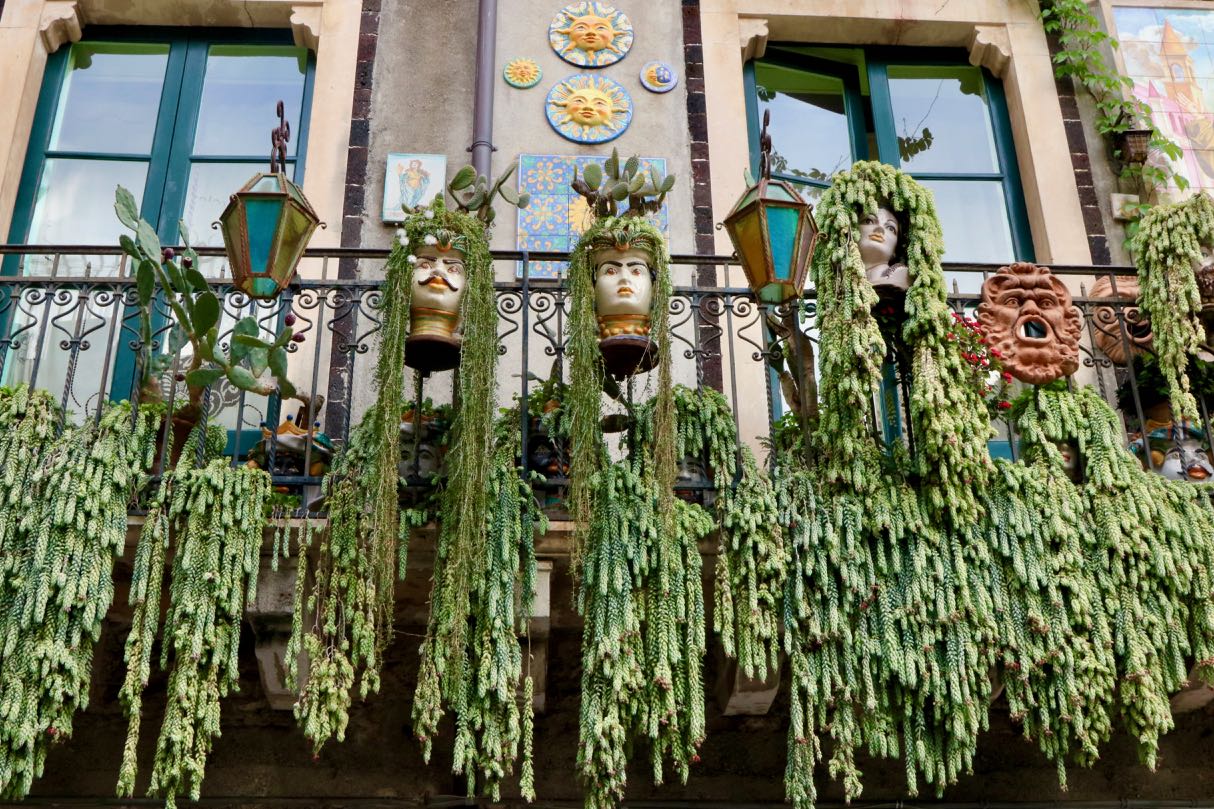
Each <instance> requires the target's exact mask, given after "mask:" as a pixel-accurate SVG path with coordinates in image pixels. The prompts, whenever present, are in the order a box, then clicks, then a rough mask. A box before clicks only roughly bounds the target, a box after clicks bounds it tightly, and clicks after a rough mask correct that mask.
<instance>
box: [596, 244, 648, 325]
mask: <svg viewBox="0 0 1214 809" xmlns="http://www.w3.org/2000/svg"><path fill="white" fill-rule="evenodd" d="M593 261H594V310H595V314H596V315H597V317H598V321H599V336H600V337H615V336H616V335H620V334H636V335H641V336H645V335H648V334H649V310H650V309H651V308H652V306H653V267H652V266H650V265H651V259H650V258H649V255H648V254H647V253H646V252H645V251H644V250H642V249H639V248H636V247H627V248H625V249H622V250H621V249H619V248H616V247H611V248H608V249H606V250H599V251H598V252H596V253H595V254H594V258H593Z"/></svg>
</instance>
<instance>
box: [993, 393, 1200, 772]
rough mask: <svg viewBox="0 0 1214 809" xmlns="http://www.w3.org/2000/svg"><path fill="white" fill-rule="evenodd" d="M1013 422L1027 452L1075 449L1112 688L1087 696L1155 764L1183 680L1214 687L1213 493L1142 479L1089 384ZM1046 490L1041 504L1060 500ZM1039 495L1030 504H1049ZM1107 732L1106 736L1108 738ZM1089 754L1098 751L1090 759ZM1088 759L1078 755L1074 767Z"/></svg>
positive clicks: (1047, 397) (1115, 421)
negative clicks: (1104, 706) (1113, 714)
mask: <svg viewBox="0 0 1214 809" xmlns="http://www.w3.org/2000/svg"><path fill="white" fill-rule="evenodd" d="M1017 426H1018V427H1019V428H1020V430H1021V434H1022V436H1023V441H1024V443H1025V445H1026V447H1028V448H1030V450H1034V451H1039V452H1040V451H1044V452H1047V453H1048V451H1049V449H1048V445H1049V443H1050V442H1054V441H1066V440H1069V441H1073V442H1075V443H1076V444H1077V445H1078V447H1079V453H1080V457H1081V460H1082V466H1083V473H1084V482H1083V483H1082V484H1081V485H1080V487H1079V494H1080V496H1081V500H1082V503H1083V510H1082V519H1083V536H1084V537H1085V538H1086V547H1085V560H1086V565H1087V567H1088V569H1089V570H1090V578H1089V580H1088V581H1089V583H1088V585H1087V587H1088V598H1090V599H1091V600H1092V602H1093V603H1094V604H1095V605H1096V608H1095V611H1103V613H1104V619H1105V620H1107V622H1108V633H1109V635H1110V636H1111V654H1112V656H1113V659H1114V661H1115V664H1116V688H1115V690H1114V689H1112V687H1111V685H1109V684H1105V686H1104V687H1105V691H1104V692H1103V693H1093V691H1092V690H1091V689H1090V688H1089V690H1088V693H1087V696H1088V698H1089V699H1092V698H1095V699H1099V700H1103V701H1104V702H1107V703H1109V704H1110V705H1115V707H1116V711H1117V713H1118V715H1119V716H1120V718H1121V721H1122V723H1123V724H1124V726H1125V728H1126V730H1127V731H1128V732H1129V733H1130V734H1131V735H1132V736H1134V737H1135V738H1136V739H1137V741H1138V755H1139V758H1140V759H1141V760H1142V762H1143V763H1144V764H1146V765H1147V766H1148V767H1150V768H1152V769H1154V767H1155V763H1156V754H1157V752H1158V747H1159V737H1160V736H1161V735H1162V734H1164V733H1166V732H1167V731H1168V730H1170V729H1171V728H1172V714H1171V710H1170V706H1169V702H1168V697H1169V695H1170V694H1171V693H1173V692H1175V691H1176V690H1177V689H1179V688H1180V687H1181V686H1183V685H1184V684H1185V683H1186V681H1187V679H1188V675H1189V666H1188V662H1187V661H1188V660H1193V661H1196V667H1195V672H1196V675H1197V678H1198V679H1200V680H1201V681H1203V682H1205V683H1207V684H1209V683H1211V682H1214V601H1212V593H1214V581H1212V580H1211V575H1212V573H1211V571H1214V510H1212V508H1211V505H1210V502H1209V499H1208V494H1207V492H1206V491H1204V490H1203V489H1202V488H1200V487H1196V486H1193V485H1192V484H1189V483H1185V482H1183V481H1170V480H1166V479H1164V478H1162V477H1160V476H1159V475H1155V474H1152V473H1150V472H1147V471H1146V470H1144V469H1143V468H1142V466H1141V465H1140V464H1139V462H1138V460H1137V459H1136V458H1135V457H1134V455H1133V454H1132V453H1130V452H1129V451H1128V450H1126V449H1125V447H1124V446H1122V443H1121V425H1120V419H1119V418H1118V416H1117V414H1116V413H1114V412H1113V410H1112V409H1111V408H1110V407H1109V406H1108V404H1106V403H1105V401H1104V400H1103V399H1102V398H1101V397H1100V396H1099V394H1097V393H1096V391H1095V390H1093V389H1092V388H1090V387H1085V388H1082V389H1081V390H1079V391H1077V392H1075V393H1069V392H1067V391H1045V390H1040V391H1038V392H1037V394H1036V396H1035V397H1033V398H1032V399H1031V400H1030V401H1029V402H1028V403H1027V404H1026V405H1025V407H1024V412H1023V413H1022V414H1021V416H1020V418H1019V420H1018V422H1017ZM1056 496H1057V495H1056V494H1055V493H1054V492H1052V491H1050V492H1046V493H1045V496H1044V500H1049V499H1050V498H1053V497H1056ZM1044 500H1042V501H1037V502H1036V503H1035V504H1034V507H1035V508H1040V509H1048V508H1049V506H1047V505H1045V502H1044ZM1106 735H1107V734H1106ZM1092 755H1094V754H1092ZM1085 758H1086V759H1087V760H1090V756H1086V757H1085V756H1081V757H1080V760H1085Z"/></svg>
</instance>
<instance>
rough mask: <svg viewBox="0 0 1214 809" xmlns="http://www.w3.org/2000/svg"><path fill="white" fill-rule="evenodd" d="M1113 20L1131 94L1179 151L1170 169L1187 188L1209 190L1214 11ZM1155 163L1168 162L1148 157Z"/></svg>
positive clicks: (1171, 11) (1127, 13) (1213, 155)
mask: <svg viewBox="0 0 1214 809" xmlns="http://www.w3.org/2000/svg"><path fill="white" fill-rule="evenodd" d="M1113 18H1114V20H1115V21H1116V23H1117V36H1118V39H1119V40H1120V41H1121V49H1120V50H1121V55H1122V59H1124V60H1125V68H1126V74H1127V75H1128V76H1129V77H1130V78H1131V79H1132V80H1133V82H1134V95H1136V96H1137V97H1138V98H1140V99H1142V100H1143V101H1145V102H1146V103H1147V104H1149V105H1150V106H1151V112H1152V115H1151V123H1152V125H1153V126H1154V127H1155V128H1156V129H1158V130H1159V132H1161V133H1162V134H1163V135H1165V136H1167V137H1168V138H1170V139H1171V140H1172V142H1174V143H1175V144H1176V145H1177V146H1179V147H1180V148H1181V149H1182V150H1184V154H1183V155H1182V156H1181V159H1180V160H1177V161H1171V162H1172V169H1173V170H1174V171H1175V172H1176V173H1177V174H1179V175H1181V176H1183V177H1185V178H1187V179H1188V181H1189V183H1190V185H1191V187H1192V188H1194V189H1197V188H1201V189H1206V190H1214V11H1207V10H1204V9H1180V8H1131V7H1128V6H1123V7H1117V8H1114V9H1113ZM1159 159H1167V158H1164V157H1157V156H1155V155H1152V157H1151V160H1152V161H1155V160H1159Z"/></svg>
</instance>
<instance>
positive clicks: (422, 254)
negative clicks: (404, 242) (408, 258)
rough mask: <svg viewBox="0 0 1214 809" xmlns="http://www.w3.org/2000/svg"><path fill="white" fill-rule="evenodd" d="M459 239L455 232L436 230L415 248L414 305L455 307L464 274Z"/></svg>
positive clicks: (458, 302) (458, 300) (447, 308)
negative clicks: (416, 249)
mask: <svg viewBox="0 0 1214 809" xmlns="http://www.w3.org/2000/svg"><path fill="white" fill-rule="evenodd" d="M459 241H460V240H459V238H458V237H456V236H455V234H453V233H450V232H449V231H444V230H439V231H438V232H437V233H435V234H434V235H433V236H432V237H430V238H428V239H427V243H426V244H425V245H424V246H423V247H421V248H419V249H418V251H417V260H416V262H415V263H414V265H413V301H412V305H413V307H414V308H417V307H421V308H425V309H435V310H439V311H445V312H458V311H459V304H460V298H462V297H463V294H464V282H465V280H466V278H467V270H466V268H465V264H464V251H463V250H462V249H461V245H460V244H459ZM430 242H433V243H430Z"/></svg>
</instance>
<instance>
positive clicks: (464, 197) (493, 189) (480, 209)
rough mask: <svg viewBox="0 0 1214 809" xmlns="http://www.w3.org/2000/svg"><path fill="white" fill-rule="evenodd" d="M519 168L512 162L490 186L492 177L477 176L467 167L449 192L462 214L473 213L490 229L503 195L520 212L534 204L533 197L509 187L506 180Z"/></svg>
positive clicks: (460, 173) (449, 185)
mask: <svg viewBox="0 0 1214 809" xmlns="http://www.w3.org/2000/svg"><path fill="white" fill-rule="evenodd" d="M517 168H518V162H517V161H515V162H514V163H511V164H510V167H509V168H507V169H506V170H505V171H503V172H502V173H501V175H499V176H498V178H497V179H496V180H494V181H493V182H492V183H490V181H489V178H488V177H485V176H484V175H480V174H477V173H476V169H474V168H473V167H472V166H464V167H463V168H462V169H460V170H459V171H457V172H456V173H455V176H454V177H452V178H451V182H450V183H448V184H447V193H448V194H450V195H451V198H452V199H453V200H455V204H456V205H457V206H458V210H459V211H460V213H466V214H472V215H474V216H476V218H478V219H480V220H481V222H483V223H484V224H485V226H486V227H488V226H490V225H492V224H493V220H494V219H495V218H496V217H497V212H496V211H494V210H493V199H494V197H497V196H501V198H502V199H503V200H505V201H506V202H507V204H509V205H511V206H513V207H516V208H519V209H520V210H521V209H523V208H526V207H527V206H528V205H529V204H530V203H531V195H530V194H527V193H523V194H520V193H518V192H517V191H515V190H514V189H513V188H511V187H510V186H508V185H506V181H507V180H509V179H510V175H512V174H514V171H515V169H517Z"/></svg>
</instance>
